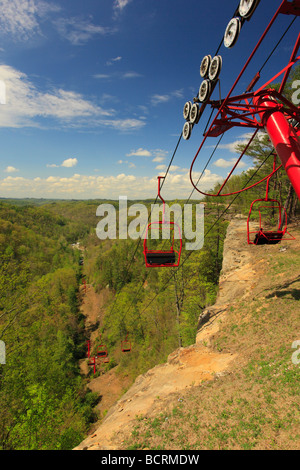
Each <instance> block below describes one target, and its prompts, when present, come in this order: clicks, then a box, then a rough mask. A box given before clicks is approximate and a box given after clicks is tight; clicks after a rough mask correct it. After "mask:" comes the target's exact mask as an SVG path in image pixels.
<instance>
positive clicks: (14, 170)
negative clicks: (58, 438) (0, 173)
mask: <svg viewBox="0 0 300 470" xmlns="http://www.w3.org/2000/svg"><path fill="white" fill-rule="evenodd" d="M4 171H5V173H14V172H16V171H19V170H18V169H17V168H15V167H14V166H7V167H6V168H5V170H4Z"/></svg>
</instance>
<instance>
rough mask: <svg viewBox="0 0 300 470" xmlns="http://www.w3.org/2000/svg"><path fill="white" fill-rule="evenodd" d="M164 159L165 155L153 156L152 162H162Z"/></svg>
mask: <svg viewBox="0 0 300 470" xmlns="http://www.w3.org/2000/svg"><path fill="white" fill-rule="evenodd" d="M164 159H165V157H155V158H153V160H152V161H153V162H157V163H160V162H163V161H164Z"/></svg>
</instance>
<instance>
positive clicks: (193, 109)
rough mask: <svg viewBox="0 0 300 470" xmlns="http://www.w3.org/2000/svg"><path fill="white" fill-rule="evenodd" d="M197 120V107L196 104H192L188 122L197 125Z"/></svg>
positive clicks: (198, 116)
mask: <svg viewBox="0 0 300 470" xmlns="http://www.w3.org/2000/svg"><path fill="white" fill-rule="evenodd" d="M199 118H200V109H199V105H198V104H197V103H194V104H193V106H192V107H191V112H190V122H191V123H192V124H198V122H199Z"/></svg>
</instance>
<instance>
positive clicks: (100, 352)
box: [96, 335, 108, 359]
mask: <svg viewBox="0 0 300 470" xmlns="http://www.w3.org/2000/svg"><path fill="white" fill-rule="evenodd" d="M100 341H101V335H100ZM107 356H108V351H107V347H106V345H105V344H100V345H99V346H98V347H97V355H96V357H97V358H100V359H101V358H105V357H107Z"/></svg>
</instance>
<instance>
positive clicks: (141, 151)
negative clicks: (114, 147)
mask: <svg viewBox="0 0 300 470" xmlns="http://www.w3.org/2000/svg"><path fill="white" fill-rule="evenodd" d="M133 156H134V157H151V156H152V153H151V152H149V150H146V149H143V148H139V149H137V150H133V151H132V152H130V153H127V154H126V157H133Z"/></svg>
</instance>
